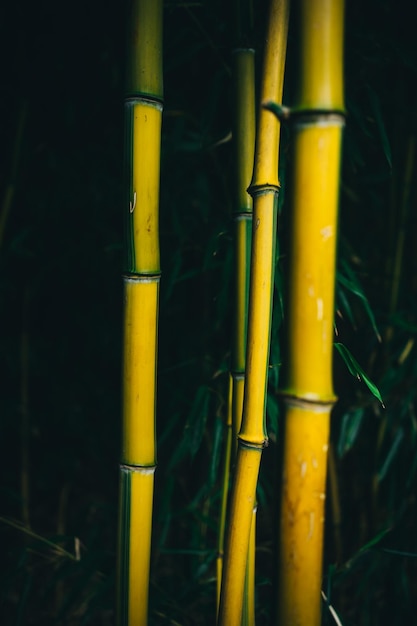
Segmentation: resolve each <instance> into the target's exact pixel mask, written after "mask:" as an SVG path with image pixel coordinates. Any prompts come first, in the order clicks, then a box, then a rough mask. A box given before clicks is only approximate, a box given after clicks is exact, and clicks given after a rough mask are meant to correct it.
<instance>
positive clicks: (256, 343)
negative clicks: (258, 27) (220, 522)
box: [218, 0, 288, 626]
mask: <svg viewBox="0 0 417 626" xmlns="http://www.w3.org/2000/svg"><path fill="white" fill-rule="evenodd" d="M287 29H288V2H287V1H286V0H273V1H272V3H271V10H270V19H269V24H268V33H267V47H266V54H265V61H264V68H263V82H262V88H261V94H262V99H263V100H270V99H273V100H276V101H277V100H278V101H280V100H281V96H282V87H283V78H284V64H285V52H286V41H287ZM279 131H280V124H279V122H278V120H277V119H276V118H274V117H273V116H272V115H270V113H269V112H268V111H265V110H262V111H261V112H260V118H259V122H258V135H257V140H256V149H255V164H254V172H253V178H252V183H251V186H250V193H251V195H252V197H253V201H254V216H253V229H252V257H251V277H250V295H249V318H248V340H247V358H246V379H245V391H244V408H243V418H242V426H241V429H240V432H239V436H238V450H237V460H236V468H235V473H234V479H233V487H232V494H231V507H230V520H229V527H228V535H227V544H226V552H225V562H224V572H223V580H222V589H221V598H220V609H219V619H218V623H219V624H220V625H221V626H240V624H241V619H242V602H243V595H244V586H245V573H246V563H247V555H248V546H249V538H250V532H251V526H252V517H253V509H254V503H255V494H256V484H257V480H258V473H259V465H260V460H261V454H262V450H263V448H264V446H265V445H266V442H267V436H266V432H265V424H264V422H265V406H266V387H267V373H268V360H269V343H270V326H271V309H272V289H273V283H274V265H275V231H276V218H277V198H278V189H279V181H278V144H279Z"/></svg>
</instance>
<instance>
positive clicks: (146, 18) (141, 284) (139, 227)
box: [118, 0, 162, 626]
mask: <svg viewBox="0 0 417 626" xmlns="http://www.w3.org/2000/svg"><path fill="white" fill-rule="evenodd" d="M128 30H129V37H128V41H129V70H128V79H127V94H126V95H127V98H126V104H125V107H126V108H125V111H126V113H125V128H126V136H125V148H126V157H125V158H126V178H127V181H126V188H127V198H126V206H125V214H126V216H127V217H126V262H125V267H126V274H125V275H124V343H123V345H124V356H123V435H122V456H121V466H120V511H119V572H118V577H119V580H118V584H119V589H118V623H119V624H120V625H123V626H124V625H129V626H142V625H143V626H145V625H146V624H147V623H148V593H149V569H150V553H151V530H152V508H153V485H154V472H155V467H156V444H155V403H156V365H157V336H158V304H159V282H160V260H159V232H158V207H159V171H160V142H161V119H162V0H132V2H131V6H130V14H129V24H128Z"/></svg>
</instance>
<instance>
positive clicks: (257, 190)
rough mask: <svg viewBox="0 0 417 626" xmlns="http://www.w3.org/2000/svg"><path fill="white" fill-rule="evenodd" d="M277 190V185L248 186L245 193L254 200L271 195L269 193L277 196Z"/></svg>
mask: <svg viewBox="0 0 417 626" xmlns="http://www.w3.org/2000/svg"><path fill="white" fill-rule="evenodd" d="M279 189H280V188H279V187H278V185H274V184H273V183H263V184H260V185H249V187H248V188H247V190H246V191H247V192H248V194H250V195H251V196H252V198H255V197H259V196H263V195H267V194H269V193H271V191H272V192H274V193H276V194H277V195H278V194H279Z"/></svg>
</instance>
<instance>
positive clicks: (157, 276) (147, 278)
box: [122, 272, 161, 283]
mask: <svg viewBox="0 0 417 626" xmlns="http://www.w3.org/2000/svg"><path fill="white" fill-rule="evenodd" d="M122 279H123V282H124V283H159V281H160V280H161V272H153V273H149V274H123V275H122Z"/></svg>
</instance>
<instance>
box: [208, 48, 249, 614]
mask: <svg viewBox="0 0 417 626" xmlns="http://www.w3.org/2000/svg"><path fill="white" fill-rule="evenodd" d="M233 83H234V128H233V145H234V155H235V173H236V177H235V202H234V211H233V213H234V223H235V235H234V239H235V259H234V260H235V271H234V278H235V290H234V291H235V293H234V307H235V308H234V321H233V345H232V358H231V394H230V398H229V405H230V407H229V412H230V414H229V415H228V436H230V434H231V433H232V436H233V442H236V443H237V433H238V432H239V430H240V426H241V422H242V410H243V392H244V384H245V364H246V334H247V320H248V300H249V270H250V252H251V231H252V198H251V196H250V195H249V194H248V192H247V188H248V186H249V183H250V179H251V175H252V171H253V158H254V149H255V52H254V50H252V49H251V48H237V49H235V50H234V52H233ZM226 450H227V451H228V452H229V464H228V465H226V466H225V473H224V485H223V490H224V491H223V493H225V491H226V490H227V489H228V485H229V477H230V471H229V470H230V451H229V444H228V443H227V447H226ZM235 457H236V445H233V456H232V458H233V459H235ZM226 502H227V500H226V498H223V503H222V504H223V507H225V506H226ZM225 520H226V515H225V511H223V512H222V514H221V526H220V532H219V542H218V569H217V586H218V589H217V593H218V602H219V601H220V585H221V574H222V566H223V558H222V557H223V551H224V545H223V544H224V527H225ZM253 547H254V543H253ZM254 560H255V559H254V554H251V557H250V558H249V560H248V567H251V569H253V568H254ZM253 578H254V576H253V572H252V574H251V575H250V576H249V580H251V581H253ZM249 591H251V592H252V593H253V590H252V589H251V590H250V589H249V586H248V592H249ZM253 606H254V603H253V602H251V607H252V608H253ZM248 620H249V621H248V623H251V621H252V622H253V619H250V618H248Z"/></svg>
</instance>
